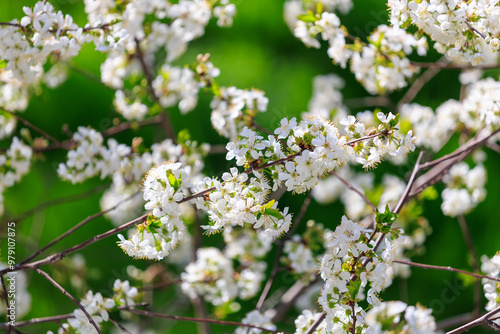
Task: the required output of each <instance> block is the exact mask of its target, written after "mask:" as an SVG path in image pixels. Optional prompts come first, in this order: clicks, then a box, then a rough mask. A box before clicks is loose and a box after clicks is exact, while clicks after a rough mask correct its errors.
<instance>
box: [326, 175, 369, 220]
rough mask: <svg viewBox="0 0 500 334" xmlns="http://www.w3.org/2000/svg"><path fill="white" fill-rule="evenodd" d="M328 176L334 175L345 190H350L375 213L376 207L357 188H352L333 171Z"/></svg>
mask: <svg viewBox="0 0 500 334" xmlns="http://www.w3.org/2000/svg"><path fill="white" fill-rule="evenodd" d="M330 174H332V175H334V176H335V177H337V178H338V179H339V180H340V181H342V183H343V184H345V185H346V187H347V188H349V189H351V190H352V191H354V192H355V193H357V194H358V195H359V196H361V198H363V200H364V201H365V202H366V204H368V205H369V206H370V207H371V208H372V210H373V211H374V212H377V207H376V206H375V205H374V204H373V203H372V202H371V201H370V200H369V199H368V197H366V195H365V194H363V192H361V191H360V190H359V189H358V188H356V187H354V186H353V185H352V184H351V183H349V182H348V181H347V180H345V179H344V178H343V177H341V176H340V175H339V174H337V173H335V172H334V171H331V172H330Z"/></svg>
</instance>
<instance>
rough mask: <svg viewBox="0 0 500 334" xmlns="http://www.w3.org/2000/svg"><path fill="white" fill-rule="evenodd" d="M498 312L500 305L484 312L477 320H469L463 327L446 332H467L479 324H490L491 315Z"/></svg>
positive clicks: (448, 333) (449, 333) (453, 333)
mask: <svg viewBox="0 0 500 334" xmlns="http://www.w3.org/2000/svg"><path fill="white" fill-rule="evenodd" d="M497 313H500V307H497V308H496V309H494V310H492V311H490V312H488V313H486V314H484V315H483V316H481V317H479V318H477V319H475V320H472V321H471V322H469V323H467V324H465V325H463V326H461V327H458V328H456V329H454V330H452V331H449V332H447V333H446V334H458V333H462V332H467V331H468V330H469V329H471V328H472V327H476V326H479V325H481V324H489V320H490V317H492V316H493V315H495V314H497Z"/></svg>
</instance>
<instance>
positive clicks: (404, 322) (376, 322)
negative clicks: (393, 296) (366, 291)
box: [364, 301, 442, 334]
mask: <svg viewBox="0 0 500 334" xmlns="http://www.w3.org/2000/svg"><path fill="white" fill-rule="evenodd" d="M431 313H432V310H431V309H427V308H425V307H422V306H420V305H417V306H408V305H406V304H405V303H403V302H401V301H389V302H383V303H381V304H380V305H377V306H375V307H374V308H373V309H371V310H370V311H369V312H368V313H367V314H366V317H365V320H366V325H367V326H368V328H367V329H366V331H365V332H364V333H365V334H389V333H408V334H420V333H429V334H433V333H442V332H440V331H438V330H437V329H436V321H435V320H434V317H433V316H432V314H431Z"/></svg>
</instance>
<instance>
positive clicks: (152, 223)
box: [146, 217, 163, 234]
mask: <svg viewBox="0 0 500 334" xmlns="http://www.w3.org/2000/svg"><path fill="white" fill-rule="evenodd" d="M162 226H163V224H162V223H161V221H160V220H157V219H156V220H150V219H149V217H148V226H147V227H146V230H148V232H149V233H152V234H155V233H157V232H156V230H157V229H159V228H160V227H162Z"/></svg>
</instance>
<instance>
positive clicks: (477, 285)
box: [457, 215, 481, 316]
mask: <svg viewBox="0 0 500 334" xmlns="http://www.w3.org/2000/svg"><path fill="white" fill-rule="evenodd" d="M457 218H458V224H459V225H460V230H461V231H462V235H463V236H464V239H465V243H466V244H467V248H468V249H469V254H470V257H471V261H472V267H473V268H474V273H476V274H477V273H479V261H478V256H477V253H476V249H475V247H474V241H473V240H472V235H471V233H470V230H469V227H468V226H467V221H466V220H465V217H464V215H459V216H458V217H457ZM480 309H481V281H479V280H476V282H474V312H473V313H474V315H475V316H478V315H479V313H480Z"/></svg>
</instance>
